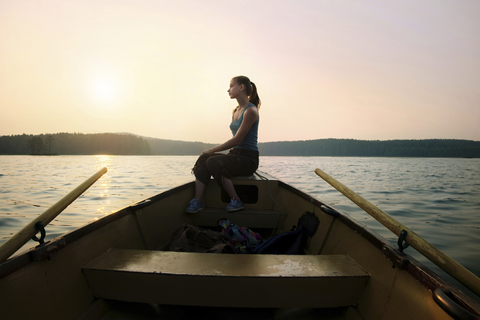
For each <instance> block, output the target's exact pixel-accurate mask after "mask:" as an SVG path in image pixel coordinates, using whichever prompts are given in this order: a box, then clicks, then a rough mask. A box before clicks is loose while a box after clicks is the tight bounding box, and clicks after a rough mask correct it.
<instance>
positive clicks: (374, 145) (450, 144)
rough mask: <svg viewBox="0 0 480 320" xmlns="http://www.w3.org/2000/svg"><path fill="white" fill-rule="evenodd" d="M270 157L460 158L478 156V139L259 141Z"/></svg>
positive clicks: (479, 148) (479, 153)
mask: <svg viewBox="0 0 480 320" xmlns="http://www.w3.org/2000/svg"><path fill="white" fill-rule="evenodd" d="M259 149H260V154H262V155H269V156H345V157H461V158H480V141H472V140H445V139H430V140H386V141H380V140H376V141H366V140H353V139H320V140H307V141H280V142H267V143H260V144H259Z"/></svg>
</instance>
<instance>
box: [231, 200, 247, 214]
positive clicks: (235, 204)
mask: <svg viewBox="0 0 480 320" xmlns="http://www.w3.org/2000/svg"><path fill="white" fill-rule="evenodd" d="M243 208H244V207H243V202H242V201H241V200H235V199H233V198H232V200H230V204H229V205H228V206H227V211H228V212H234V211H239V210H242V209H243Z"/></svg>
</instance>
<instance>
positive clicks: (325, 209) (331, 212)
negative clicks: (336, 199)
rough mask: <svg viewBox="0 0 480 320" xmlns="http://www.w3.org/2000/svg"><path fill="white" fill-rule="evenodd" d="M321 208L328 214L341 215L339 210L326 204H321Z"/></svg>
mask: <svg viewBox="0 0 480 320" xmlns="http://www.w3.org/2000/svg"><path fill="white" fill-rule="evenodd" d="M320 209H322V211H323V212H325V213H326V214H329V215H331V216H333V217H338V216H339V215H340V213H339V212H338V211H337V210H335V209H332V208H330V207H328V206H326V205H322V206H320Z"/></svg>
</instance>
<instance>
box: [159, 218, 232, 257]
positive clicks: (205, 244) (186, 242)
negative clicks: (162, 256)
mask: <svg viewBox="0 0 480 320" xmlns="http://www.w3.org/2000/svg"><path fill="white" fill-rule="evenodd" d="M163 250H164V251H176V252H201V253H236V252H235V248H234V247H233V246H232V245H231V244H229V243H228V241H227V240H226V239H225V237H224V235H223V234H222V233H220V232H216V231H212V230H209V229H203V228H200V227H197V226H192V225H190V224H183V225H182V226H181V227H180V228H179V229H177V230H176V231H175V232H174V233H173V234H172V238H171V239H170V242H169V243H168V244H167V245H166V246H165V247H164V248H163Z"/></svg>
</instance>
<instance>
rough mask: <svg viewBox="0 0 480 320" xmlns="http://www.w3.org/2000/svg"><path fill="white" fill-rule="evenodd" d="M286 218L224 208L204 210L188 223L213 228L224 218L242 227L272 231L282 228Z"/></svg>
mask: <svg viewBox="0 0 480 320" xmlns="http://www.w3.org/2000/svg"><path fill="white" fill-rule="evenodd" d="M286 217H287V215H286V214H284V213H278V212H276V211H273V210H253V209H244V210H241V211H238V212H227V211H225V208H221V209H216V208H205V209H203V210H202V211H199V212H197V213H195V214H192V215H190V218H191V222H190V223H191V224H193V225H195V226H208V227H213V226H217V225H218V224H217V222H218V220H220V219H223V218H226V219H229V220H230V221H233V222H235V223H236V224H237V225H239V226H242V227H249V228H251V229H255V228H269V229H273V228H275V226H276V227H279V226H282V225H283V222H284V221H285V219H286ZM277 222H278V223H277Z"/></svg>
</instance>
